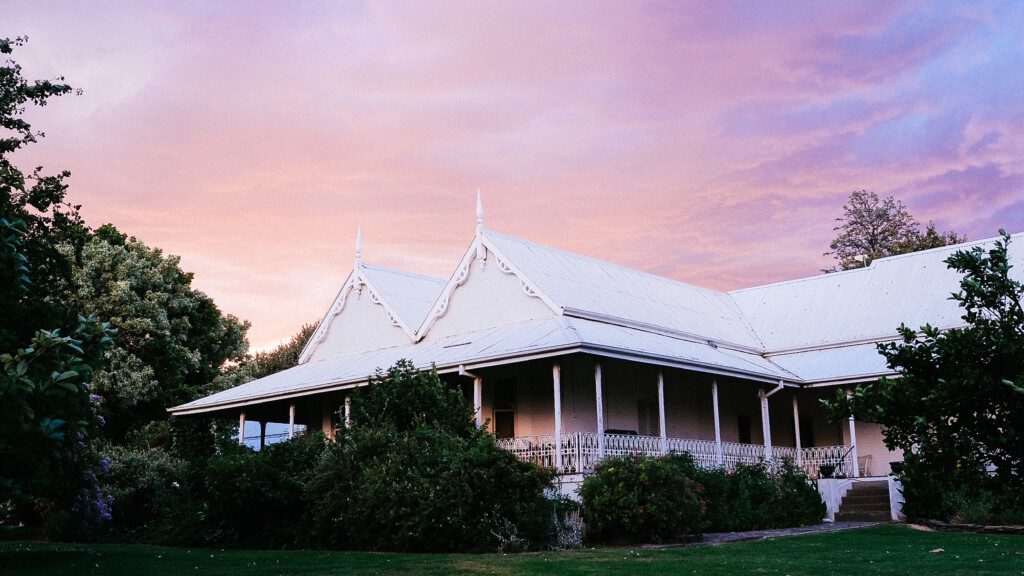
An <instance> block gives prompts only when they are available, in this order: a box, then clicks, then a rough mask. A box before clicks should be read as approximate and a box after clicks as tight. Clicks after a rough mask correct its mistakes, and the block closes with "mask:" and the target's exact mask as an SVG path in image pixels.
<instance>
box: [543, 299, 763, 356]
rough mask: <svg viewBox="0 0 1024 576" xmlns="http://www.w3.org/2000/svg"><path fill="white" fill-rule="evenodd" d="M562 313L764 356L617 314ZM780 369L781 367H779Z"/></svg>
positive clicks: (572, 310) (565, 310)
mask: <svg viewBox="0 0 1024 576" xmlns="http://www.w3.org/2000/svg"><path fill="white" fill-rule="evenodd" d="M562 310H563V313H564V315H566V316H570V317H572V318H579V319H580V320H590V321H591V322H600V323H601V324H610V325H612V326H622V327H624V328H632V329H633V330H639V331H641V332H647V333H650V334H658V335H659V336H668V337H670V338H675V339H677V340H683V341H686V342H693V343H695V344H705V345H707V346H711V345H712V344H714V345H715V347H717V348H722V349H725V350H732V351H734V352H745V353H748V354H756V355H758V356H762V357H764V355H765V351H764V350H763V349H761V348H752V347H750V346H743V345H742V344H734V343H732V342H726V341H722V340H709V339H708V338H707V337H706V336H700V335H698V334H693V333H691V332H684V331H682V330H673V329H671V328H665V327H662V326H656V325H654V324H648V323H646V322H638V321H636V320H629V319H627V318H622V317H619V316H611V315H607V314H597V313H595V312H588V311H586V310H580V309H578V308H569V307H565V308H563V309H562ZM780 369H781V368H780Z"/></svg>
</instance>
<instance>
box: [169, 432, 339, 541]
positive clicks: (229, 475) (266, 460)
mask: <svg viewBox="0 0 1024 576" xmlns="http://www.w3.org/2000/svg"><path fill="white" fill-rule="evenodd" d="M324 446H325V442H324V438H323V435H322V434H311V435H309V436H303V437H300V438H296V439H294V440H290V441H288V442H282V443H279V444H273V445H271V446H267V447H266V448H265V449H263V450H261V451H259V452H256V451H253V450H250V449H248V448H245V447H241V446H234V447H233V448H231V449H226V450H225V451H224V452H222V453H220V454H218V455H215V456H213V457H212V458H210V459H209V461H207V462H205V463H202V462H199V463H193V464H190V470H189V474H188V478H187V484H186V486H185V488H186V491H187V494H188V497H189V499H190V503H189V505H188V513H187V514H186V515H183V516H182V517H181V519H180V520H179V521H178V522H177V523H176V524H177V525H176V530H175V534H174V535H173V537H172V540H173V541H176V542H178V543H183V544H184V543H188V544H198V545H219V546H240V547H259V548H284V547H290V546H295V545H297V544H300V543H301V544H305V543H306V542H304V538H303V536H305V534H306V533H307V532H308V528H307V527H306V526H305V523H304V522H303V518H304V516H305V514H306V511H307V509H308V507H309V503H308V502H307V501H306V500H305V486H306V483H307V482H308V480H309V478H310V475H311V474H312V471H313V470H314V469H315V468H316V466H317V463H318V461H319V460H320V457H321V455H322V454H323V452H324V449H325V448H324Z"/></svg>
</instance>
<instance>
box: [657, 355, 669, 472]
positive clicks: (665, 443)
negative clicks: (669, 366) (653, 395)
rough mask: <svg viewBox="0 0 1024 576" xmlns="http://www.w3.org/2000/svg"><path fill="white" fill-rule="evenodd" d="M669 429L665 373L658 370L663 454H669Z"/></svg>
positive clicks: (659, 431) (659, 422) (659, 433)
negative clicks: (666, 415) (666, 410)
mask: <svg viewBox="0 0 1024 576" xmlns="http://www.w3.org/2000/svg"><path fill="white" fill-rule="evenodd" d="M667 430H668V428H667V426H666V423H665V372H664V371H663V370H658V435H659V437H660V440H661V453H662V454H666V453H668V431H667Z"/></svg>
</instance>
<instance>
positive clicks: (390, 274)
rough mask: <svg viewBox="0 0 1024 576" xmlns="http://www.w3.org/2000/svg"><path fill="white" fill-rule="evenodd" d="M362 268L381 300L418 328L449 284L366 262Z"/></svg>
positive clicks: (362, 264) (438, 279)
mask: <svg viewBox="0 0 1024 576" xmlns="http://www.w3.org/2000/svg"><path fill="white" fill-rule="evenodd" d="M360 268H361V269H362V272H363V274H365V276H366V279H367V280H368V281H369V282H370V283H371V284H373V287H374V288H376V289H377V290H378V291H379V292H380V295H381V297H383V298H384V299H385V300H387V302H388V304H390V305H391V306H392V307H393V308H394V310H395V312H396V313H397V314H398V315H399V316H401V317H402V320H403V321H404V322H405V323H406V324H407V325H408V326H410V327H412V328H414V329H415V327H417V326H419V325H420V323H421V322H423V319H424V318H425V317H426V316H427V312H429V311H430V307H431V306H432V305H433V304H434V301H435V300H437V297H438V295H439V294H441V290H443V289H444V285H445V281H444V280H442V279H440V278H433V277H431V276H424V275H422V274H414V273H412V272H405V271H402V270H395V269H393V268H385V267H383V266H377V265H374V264H367V263H365V262H362V263H361V264H360Z"/></svg>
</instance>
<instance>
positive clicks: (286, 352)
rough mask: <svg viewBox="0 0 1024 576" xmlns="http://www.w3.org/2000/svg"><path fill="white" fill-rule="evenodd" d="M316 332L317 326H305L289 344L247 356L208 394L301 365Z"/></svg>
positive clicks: (209, 390) (212, 384)
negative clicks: (301, 360) (301, 357)
mask: <svg viewBox="0 0 1024 576" xmlns="http://www.w3.org/2000/svg"><path fill="white" fill-rule="evenodd" d="M315 330H316V324H303V325H302V327H301V328H299V331H298V332H296V333H295V334H294V335H293V336H292V337H291V338H290V339H288V341H287V342H284V343H282V344H279V345H278V346H276V347H275V348H274V349H273V350H269V351H267V352H257V353H256V354H249V355H246V356H245V357H244V358H242V359H241V360H239V361H238V362H237V363H235V364H234V365H232V366H230V367H228V368H226V369H225V370H223V371H222V372H221V374H220V375H219V376H218V377H217V378H216V379H214V381H213V382H212V383H211V384H210V386H209V388H208V390H207V392H209V393H213V392H220V391H221V390H227V389H228V388H233V387H235V386H238V385H241V384H245V383H246V382H251V381H253V380H256V379H259V378H263V377H264V376H270V375H271V374H276V373H278V372H280V371H282V370H287V369H288V368H292V367H293V366H296V365H297V364H298V363H299V355H300V354H302V349H303V348H304V347H305V346H306V342H308V341H309V338H310V337H311V336H312V335H313V332H314V331H315Z"/></svg>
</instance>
